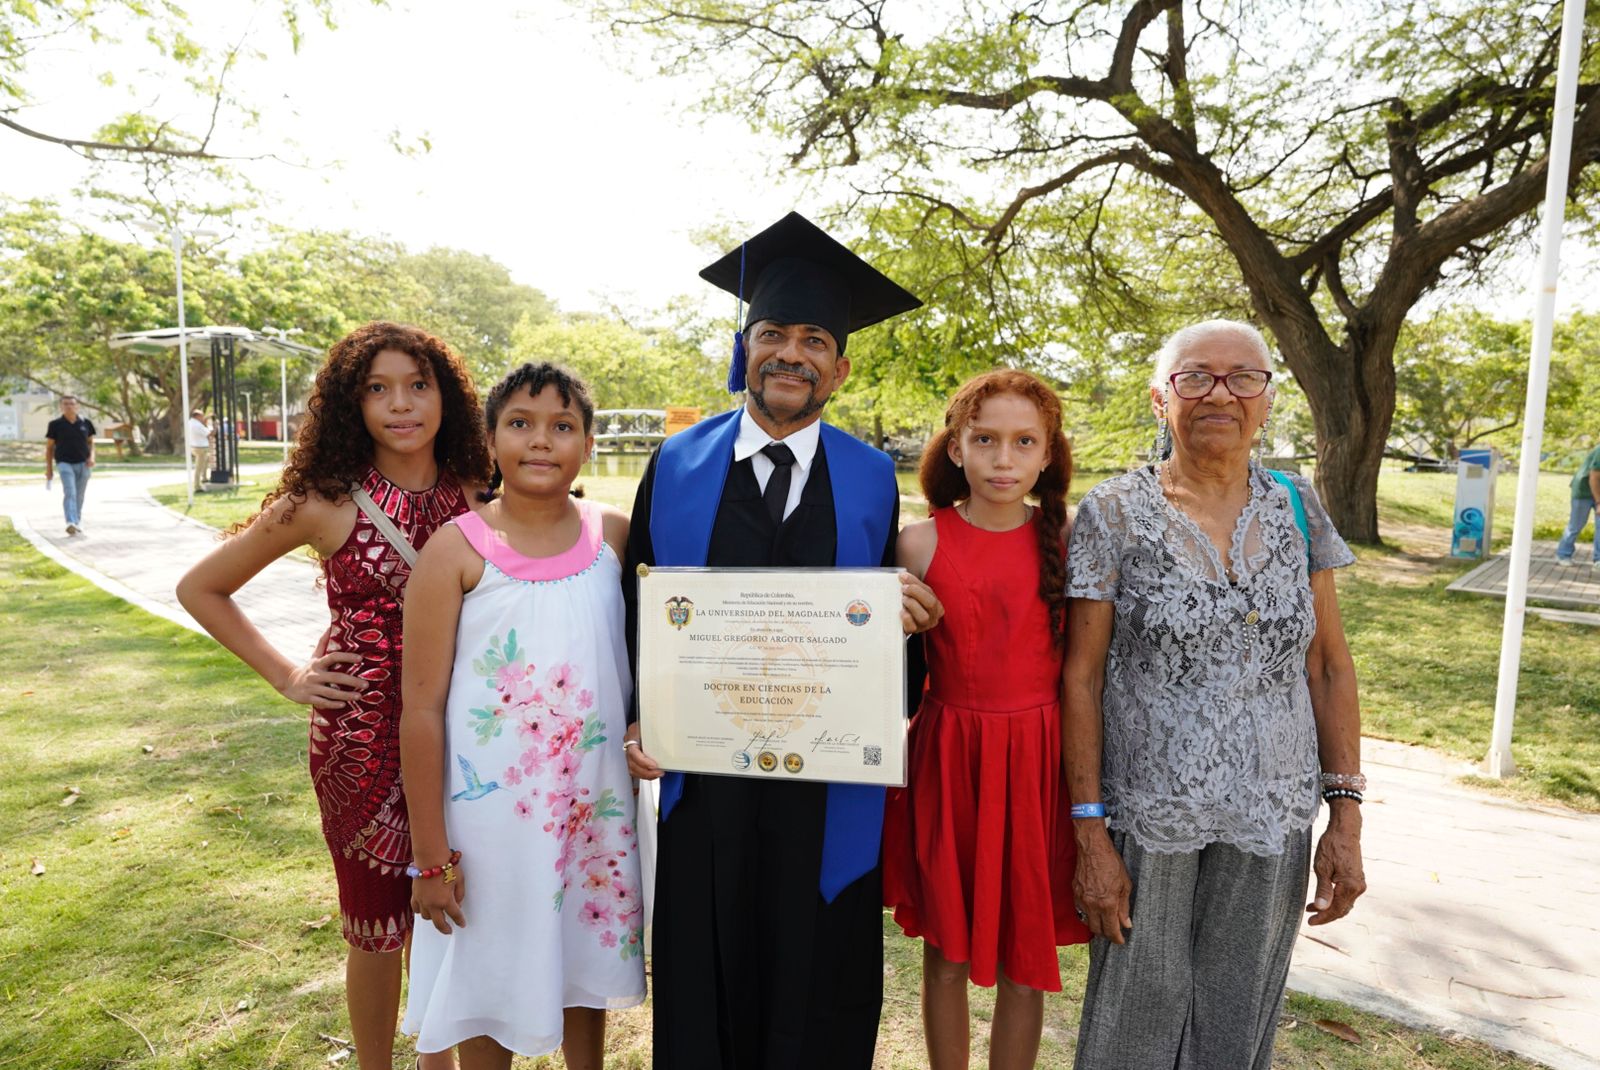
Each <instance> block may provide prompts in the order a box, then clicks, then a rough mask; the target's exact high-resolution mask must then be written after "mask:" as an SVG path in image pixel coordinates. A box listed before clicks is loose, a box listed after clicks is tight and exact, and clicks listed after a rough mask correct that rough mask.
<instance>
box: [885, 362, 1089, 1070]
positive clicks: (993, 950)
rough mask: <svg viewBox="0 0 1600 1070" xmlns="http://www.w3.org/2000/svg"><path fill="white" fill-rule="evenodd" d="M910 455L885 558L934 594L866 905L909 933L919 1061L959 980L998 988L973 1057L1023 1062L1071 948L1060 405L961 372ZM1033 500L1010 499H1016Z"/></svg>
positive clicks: (942, 1056)
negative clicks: (917, 973)
mask: <svg viewBox="0 0 1600 1070" xmlns="http://www.w3.org/2000/svg"><path fill="white" fill-rule="evenodd" d="M944 423H945V426H944V428H943V430H941V431H940V432H939V433H938V434H937V435H935V436H934V437H933V439H932V441H930V442H929V443H928V446H927V448H926V449H925V450H924V451H923V454H922V472H921V476H922V491H923V493H924V494H925V495H926V496H927V499H928V503H929V505H930V506H931V507H932V515H931V517H930V518H929V519H927V520H924V521H920V522H918V523H915V524H909V525H907V526H906V528H905V529H904V530H903V531H901V533H900V538H899V542H898V543H897V546H896V557H897V560H898V562H899V564H900V565H901V566H903V567H904V568H906V569H907V570H908V571H910V572H912V573H913V574H915V575H916V576H918V577H920V578H922V579H923V580H924V581H925V582H926V583H927V584H928V586H930V587H932V588H933V590H934V593H935V594H937V595H938V596H939V600H940V601H941V602H942V603H944V607H945V617H944V620H943V622H942V623H941V624H940V626H939V627H938V628H935V629H933V630H932V631H930V632H928V633H927V634H926V636H925V637H924V640H925V642H926V643H927V650H928V658H927V660H928V687H927V691H926V693H925V694H924V695H923V696H922V703H921V706H920V708H919V709H918V711H917V714H916V717H915V718H914V719H913V720H912V722H911V738H910V761H909V765H908V777H907V779H908V783H907V786H906V787H905V788H903V789H899V790H896V791H892V792H890V794H889V801H888V810H887V812H886V814H885V818H884V873H883V888H884V902H885V903H886V904H887V905H889V906H891V907H893V908H894V916H895V921H897V922H899V924H900V927H901V928H902V929H904V930H905V933H906V935H907V936H921V937H922V938H923V965H922V1016H923V1028H924V1031H925V1032H926V1035H927V1043H928V1054H929V1062H930V1064H931V1065H932V1066H933V1067H935V1068H939V1070H942V1068H945V1067H964V1066H966V1065H967V1062H968V1057H969V1053H970V1048H971V1038H970V1033H971V1021H970V1017H969V1013H968V1009H967V982H968V980H969V979H970V980H971V981H973V982H974V983H976V984H980V985H984V986H990V985H995V984H998V985H999V992H998V993H997V996H996V1000H995V1013H994V1020H993V1022H992V1025H991V1029H990V1045H989V1060H990V1061H989V1065H990V1066H992V1067H996V1068H1009V1067H1031V1066H1032V1065H1033V1064H1034V1061H1035V1059H1036V1057H1037V1055H1038V1050H1039V1036H1040V1031H1041V1028H1042V1026H1043V1013H1044V993H1045V992H1059V991H1060V990H1061V976H1060V971H1059V970H1058V969H1057V965H1056V947H1057V945H1059V944H1070V943H1083V942H1085V941H1087V940H1088V938H1089V933H1088V930H1087V929H1085V928H1084V926H1083V924H1082V923H1081V922H1079V921H1078V920H1077V918H1076V917H1075V916H1074V911H1073V900H1072V872H1073V853H1072V852H1073V840H1072V832H1071V827H1070V823H1069V821H1068V818H1067V795H1066V790H1065V787H1064V784H1063V779H1062V778H1063V773H1062V766H1061V707H1060V702H1059V692H1060V685H1061V663H1062V657H1063V654H1064V651H1065V648H1064V640H1063V635H1064V630H1065V624H1066V621H1065V608H1066V530H1067V484H1068V483H1069V482H1070V480H1071V478H1072V452H1071V450H1070V448H1069V447H1068V445H1067V439H1066V435H1065V434H1063V433H1062V430H1061V401H1060V399H1058V398H1057V397H1056V395H1055V392H1054V391H1052V390H1051V389H1050V388H1049V387H1048V386H1046V385H1045V384H1044V383H1043V382H1042V381H1040V380H1039V379H1037V378H1035V377H1034V376H1032V375H1029V374H1027V373H1026V372H1020V371H1013V370H1010V369H1002V370H999V371H992V372H987V373H985V374H983V375H980V376H978V377H977V378H975V379H972V380H970V381H969V382H967V383H966V384H965V385H963V386H962V387H961V389H960V390H958V391H957V392H956V395H955V397H954V398H952V399H951V401H950V405H949V407H948V408H947V409H946V410H945V417H944ZM1030 495H1031V496H1033V497H1035V498H1036V499H1037V500H1038V502H1039V504H1038V507H1037V508H1035V507H1033V506H1030V505H1029V504H1028V501H1027V499H1028V497H1029V496H1030Z"/></svg>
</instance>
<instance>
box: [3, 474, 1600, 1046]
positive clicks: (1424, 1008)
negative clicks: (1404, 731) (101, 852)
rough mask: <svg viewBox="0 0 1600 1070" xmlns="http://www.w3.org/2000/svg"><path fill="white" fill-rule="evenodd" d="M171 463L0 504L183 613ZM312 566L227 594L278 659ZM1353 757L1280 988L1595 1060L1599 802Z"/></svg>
mask: <svg viewBox="0 0 1600 1070" xmlns="http://www.w3.org/2000/svg"><path fill="white" fill-rule="evenodd" d="M182 478H183V477H182V473H181V471H180V472H178V473H177V474H176V475H174V474H173V473H172V472H139V473H129V474H120V473H119V474H118V475H114V476H112V475H105V476H96V477H95V478H94V479H93V480H92V481H91V482H90V484H89V495H88V501H87V503H86V505H85V507H84V519H85V522H86V523H87V524H88V528H87V531H88V533H87V534H86V535H81V536H77V537H68V536H67V535H66V534H65V533H64V532H63V530H62V527H63V525H62V522H61V513H60V506H59V494H50V495H46V493H45V491H44V488H43V486H42V482H41V481H39V480H34V481H33V482H32V483H27V484H23V483H14V484H7V485H0V514H6V515H10V516H11V517H12V518H13V521H14V523H16V524H17V526H18V529H19V530H21V531H23V532H24V534H27V535H29V537H30V538H31V539H33V540H34V541H35V545H39V546H41V548H42V549H44V550H45V551H46V552H48V553H50V554H51V556H54V557H56V558H57V559H58V560H61V561H63V562H64V563H66V564H68V565H69V567H72V568H74V569H75V570H76V571H78V572H80V574H83V575H86V576H88V577H89V578H90V579H92V580H94V581H95V582H96V583H99V584H100V585H101V586H103V587H106V588H107V589H108V590H111V591H113V592H114V593H116V594H117V595H118V596H119V597H124V598H129V599H130V600H132V601H135V602H136V603H137V604H140V605H143V606H145V608H148V609H150V610H151V611H152V612H156V613H159V614H161V615H162V616H166V617H168V618H169V619H172V620H176V621H178V622H179V623H182V624H185V626H187V627H191V628H192V627H195V625H194V622H193V621H192V620H189V619H188V616H187V614H185V613H184V612H183V610H182V608H181V607H179V606H178V605H177V603H176V600H175V599H174V597H173V594H172V589H173V586H174V585H175V584H176V582H177V580H178V577H179V576H180V575H181V574H182V573H183V571H184V569H185V568H187V567H188V565H189V564H190V563H191V562H193V561H195V560H197V559H198V558H199V557H200V556H201V555H203V554H205V553H207V552H208V551H209V550H210V549H211V548H212V547H213V546H214V545H215V534H214V533H213V532H212V531H211V530H210V529H208V528H205V527H203V526H201V525H198V524H195V523H193V522H191V521H188V520H185V519H182V518H180V517H178V516H177V515H176V514H174V513H172V512H170V511H168V510H165V509H162V508H161V507H160V506H159V505H157V504H156V503H155V501H154V500H153V499H152V498H150V496H149V494H148V488H149V487H151V486H156V485H159V484H163V483H173V482H180V481H181V480H182ZM1572 571H1573V572H1577V571H1578V570H1572ZM314 578H315V569H314V567H313V566H312V565H311V564H310V563H309V562H308V561H304V560H295V559H286V560H283V561H279V562H277V563H275V564H273V565H272V566H270V567H269V568H267V569H266V570H265V571H263V572H262V573H261V575H259V576H257V577H256V578H255V579H253V580H252V581H251V582H250V583H249V584H247V585H246V586H245V587H244V588H243V589H242V590H241V591H240V592H239V594H238V596H237V597H238V599H239V601H240V604H241V605H242V606H244V608H245V611H246V612H247V613H249V614H250V616H251V618H252V619H253V620H255V621H257V622H258V623H259V624H261V625H262V627H263V631H265V632H266V633H267V635H268V636H269V638H271V640H272V642H273V643H274V644H275V645H277V646H278V648H279V649H280V650H282V651H283V652H284V653H285V654H287V655H289V656H290V657H297V656H301V655H304V654H308V653H309V652H310V650H311V649H312V647H313V645H314V644H315V642H316V640H317V638H318V636H320V634H321V632H322V629H323V627H324V626H325V625H326V622H327V608H326V603H325V601H324V600H323V596H322V593H321V592H320V591H319V590H317V589H316V587H315V586H314V585H313V581H314ZM1573 579H1574V580H1577V579H1578V577H1576V576H1575V577H1573ZM1582 579H1583V580H1585V581H1587V580H1588V576H1587V574H1586V573H1585V575H1584V576H1583V577H1582ZM1363 755H1364V764H1365V767H1366V771H1367V774H1368V776H1369V777H1370V779H1371V781H1372V790H1371V791H1370V793H1369V800H1368V803H1367V805H1366V807H1365V812H1364V813H1365V835H1364V846H1365V853H1366V859H1367V875H1368V880H1369V882H1370V890H1369V892H1368V893H1367V895H1366V897H1365V898H1364V899H1363V900H1361V902H1360V903H1359V904H1357V907H1356V911H1355V912H1354V913H1353V914H1351V916H1350V917H1348V918H1346V919H1344V920H1343V921H1340V922H1337V923H1335V924H1333V925H1331V926H1325V927H1321V928H1318V929H1311V928H1309V927H1306V928H1304V929H1302V932H1301V939H1300V941H1299V946H1298V947H1297V948H1296V952H1295V960H1294V966H1293V968H1292V970H1291V972H1290V986H1291V987H1292V988H1294V989H1296V990H1297V991H1304V992H1309V993H1312V994H1315V995H1321V996H1327V997H1330V998H1336V999H1340V1000H1343V1001H1345V1002H1349V1003H1353V1004H1355V1005H1357V1006H1359V1007H1362V1008H1364V1009H1368V1010H1372V1011H1375V1012H1377V1013H1379V1014H1383V1015H1385V1016H1388V1017H1390V1018H1394V1019H1397V1020H1400V1021H1403V1022H1406V1023H1408V1024H1414V1025H1425V1026H1428V1027H1432V1028H1436V1029H1444V1030H1449V1031H1453V1032H1457V1033H1461V1034H1463V1035H1467V1036H1473V1037H1478V1038H1480V1039H1482V1040H1485V1041H1488V1042H1489V1043H1491V1044H1494V1045H1496V1046H1497V1047H1501V1048H1505V1049H1508V1050H1511V1051H1515V1052H1517V1053H1519V1054H1522V1055H1524V1056H1527V1057H1530V1058H1533V1059H1536V1060H1538V1061H1540V1062H1544V1063H1546V1064H1548V1065H1549V1066H1552V1067H1555V1068H1556V1070H1600V816H1594V815H1583V814H1573V813H1570V812H1566V811H1559V810H1555V809H1549V808H1542V807H1535V806H1528V805H1524V804H1520V803H1515V802H1510V801H1505V800H1501V799H1498V798H1495V797H1492V796H1488V795H1485V794H1483V793H1480V792H1477V791H1473V790H1471V789H1468V788H1466V787H1463V786H1461V785H1460V784H1459V783H1458V782H1457V777H1458V776H1459V775H1460V774H1462V773H1464V772H1467V771H1468V770H1467V769H1466V767H1465V765H1464V764H1463V763H1460V762H1452V761H1450V760H1448V759H1445V758H1443V757H1441V756H1439V755H1437V754H1434V753H1433V752H1430V751H1426V750H1424V749H1422V748H1415V747H1405V746H1402V745H1399V744H1393V743H1385V742H1383V741H1379V740H1371V739H1368V740H1365V741H1364V742H1363Z"/></svg>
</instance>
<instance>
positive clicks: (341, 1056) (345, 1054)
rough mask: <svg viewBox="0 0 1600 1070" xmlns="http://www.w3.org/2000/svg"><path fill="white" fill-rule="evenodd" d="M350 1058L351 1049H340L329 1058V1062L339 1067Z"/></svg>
mask: <svg viewBox="0 0 1600 1070" xmlns="http://www.w3.org/2000/svg"><path fill="white" fill-rule="evenodd" d="M348 1058H350V1049H349V1048H340V1049H339V1050H338V1051H336V1052H334V1053H333V1054H332V1055H330V1056H328V1061H329V1062H330V1063H333V1064H335V1065H337V1064H339V1063H342V1062H344V1061H345V1060H346V1059H348Z"/></svg>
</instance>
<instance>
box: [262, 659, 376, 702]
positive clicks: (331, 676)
mask: <svg viewBox="0 0 1600 1070" xmlns="http://www.w3.org/2000/svg"><path fill="white" fill-rule="evenodd" d="M360 663H361V655H360V654H352V653H349V652H348V651H344V650H335V651H333V652H332V653H330V654H322V655H320V656H318V657H314V658H312V659H311V660H310V661H308V662H306V663H305V664H304V665H302V666H300V667H299V668H298V669H296V670H294V671H293V672H291V673H290V674H289V678H288V679H287V680H285V681H284V682H283V683H282V684H281V685H279V687H278V694H280V695H282V696H283V697H284V698H286V699H288V700H289V701H290V702H298V703H300V704H301V705H302V706H316V707H317V708H319V709H324V710H327V709H333V708H335V707H337V706H343V705H344V704H345V703H347V702H351V701H353V700H355V699H357V698H360V697H361V695H362V694H363V693H364V692H365V691H366V690H367V682H366V681H365V680H363V679H361V677H359V676H351V675H350V674H349V673H347V672H339V671H337V670H336V669H335V668H334V666H335V665H340V664H357V665H359V664H360Z"/></svg>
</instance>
